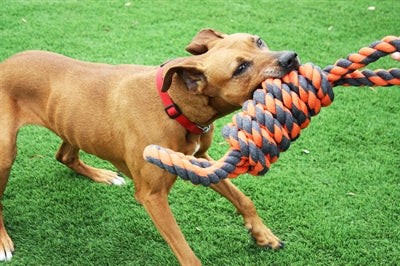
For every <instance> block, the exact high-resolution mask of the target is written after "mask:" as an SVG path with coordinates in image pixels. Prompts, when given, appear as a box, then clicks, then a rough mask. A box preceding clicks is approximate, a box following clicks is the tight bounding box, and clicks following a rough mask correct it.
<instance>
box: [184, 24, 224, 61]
mask: <svg viewBox="0 0 400 266" xmlns="http://www.w3.org/2000/svg"><path fill="white" fill-rule="evenodd" d="M225 36H227V35H226V34H225V33H221V32H219V31H216V30H213V29H203V30H201V31H200V32H199V33H197V35H196V36H194V38H193V40H192V41H191V42H190V43H189V45H188V46H186V48H185V49H186V51H188V52H189V53H191V54H193V55H199V54H204V53H205V52H207V51H208V50H210V49H211V48H212V47H213V46H214V44H215V42H216V41H218V40H220V39H223V38H225Z"/></svg>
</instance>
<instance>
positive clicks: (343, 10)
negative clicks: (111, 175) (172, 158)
mask: <svg viewBox="0 0 400 266" xmlns="http://www.w3.org/2000/svg"><path fill="white" fill-rule="evenodd" d="M372 7H374V8H372ZM399 15H400V1H398V0H381V1H376V0H374V1H373V0H365V1H361V0H356V1H312V0H309V1H307V0H303V1H300V0H299V1H267V0H264V1H262V0H247V1H214V0H203V1H198V0H194V1H184V0H181V1H161V0H154V1H144V0H143V1H130V2H128V0H125V1H88V0H85V1H81V0H79V1H78V0H71V1H50V0H48V1H44V0H26V1H22V0H19V1H11V0H0V60H1V61H2V60H4V59H6V58H7V57H9V56H11V55H13V54H15V53H17V52H19V51H23V50H28V49H40V50H49V51H53V52H58V53H62V54H64V55H67V56H70V57H73V58H77V59H80V60H86V61H92V62H106V63H110V64H119V63H136V64H146V65H157V64H161V63H162V62H164V61H165V60H167V59H169V58H175V57H181V56H187V55H188V53H187V52H186V51H184V47H185V46H186V45H187V44H188V43H189V42H190V40H191V39H192V37H193V36H194V35H195V34H196V33H197V32H198V31H199V30H200V29H202V28H208V27H211V28H215V29H218V30H220V31H222V32H226V33H234V32H249V33H253V34H258V35H260V36H262V37H263V38H264V40H265V41H266V42H267V44H268V46H269V47H270V48H271V49H272V50H285V49H290V50H295V51H296V52H297V53H298V55H299V57H300V59H301V61H302V62H303V63H305V62H313V63H314V64H316V65H319V66H321V67H325V66H326V65H329V64H333V63H334V62H335V61H336V60H337V59H339V58H341V57H345V56H346V55H347V54H349V53H350V52H356V51H358V50H359V49H360V48H362V47H364V46H368V45H369V44H370V43H372V42H373V41H375V40H379V39H382V38H383V37H384V36H386V35H400V19H399ZM391 67H400V63H399V62H394V61H392V60H390V59H389V58H383V59H381V60H379V61H378V62H376V63H374V64H372V65H370V66H368V68H371V69H376V68H385V69H388V68H391ZM334 91H335V101H334V102H333V104H332V105H331V106H330V107H327V108H324V109H323V110H322V111H321V113H320V114H319V115H318V116H316V117H315V118H313V119H312V121H311V124H310V126H309V127H308V128H307V129H305V130H304V131H303V132H302V135H301V137H300V138H299V139H298V140H296V141H295V142H293V143H292V145H291V147H290V149H289V150H288V151H287V152H285V153H282V154H281V157H280V159H279V160H278V162H276V163H274V164H273V165H272V167H271V169H270V171H269V172H268V173H267V174H266V175H265V176H264V177H252V176H249V175H243V176H240V177H238V178H237V179H235V180H233V182H234V183H235V184H236V185H237V186H238V187H239V188H241V189H242V190H243V191H244V192H245V193H246V194H247V195H248V196H249V197H250V198H252V200H253V201H254V204H255V205H256V207H257V209H258V212H259V215H260V217H261V218H262V219H263V220H264V221H265V223H266V224H267V225H268V226H269V227H270V228H271V229H272V230H273V231H274V232H275V233H276V235H277V236H279V237H280V238H281V239H282V240H283V241H284V242H285V244H286V246H285V249H284V250H280V251H277V252H275V251H271V250H269V249H262V248H259V247H257V246H256V245H255V244H254V243H253V242H252V240H251V239H250V237H249V235H248V234H247V232H246V230H245V228H244V227H243V222H242V219H241V217H239V216H237V215H236V214H235V210H234V207H233V206H232V205H231V204H230V203H229V202H228V201H226V200H225V199H222V198H221V197H220V196H219V195H217V194H216V193H214V192H213V191H212V190H211V189H208V188H204V187H200V186H193V185H191V184H190V183H188V182H184V181H182V180H178V181H177V182H176V185H175V187H174V188H173V190H172V192H171V194H170V197H169V201H170V204H171V208H172V210H173V212H174V214H175V217H176V219H177V221H178V223H179V225H180V227H181V229H182V231H183V233H184V235H185V237H186V239H187V241H188V243H189V245H190V246H191V247H192V249H193V250H194V252H195V253H196V254H197V256H198V257H199V258H200V260H201V261H202V262H203V264H204V265H395V264H396V263H398V262H399V261H400V222H399V221H400V202H399V199H400V142H399V140H400V104H399V102H400V87H399V86H397V87H376V88H368V87H364V88H355V87H336V88H335V89H334ZM230 119H231V115H228V116H227V117H225V118H222V119H220V120H218V121H217V122H216V127H217V129H216V131H215V132H216V133H215V137H214V142H213V145H212V147H211V149H210V151H209V154H210V155H211V156H212V157H213V158H215V159H218V158H220V157H221V156H223V155H224V154H225V152H226V151H227V150H228V149H229V145H228V144H227V143H226V142H225V141H224V140H223V139H222V137H221V134H220V132H221V128H222V127H223V125H224V124H226V123H227V122H229V121H230ZM0 130H1V128H0ZM60 143H61V142H60V139H59V138H58V137H57V136H56V135H54V134H53V133H51V132H49V131H48V130H46V129H43V128H39V127H36V126H27V127H25V128H23V129H22V130H21V131H20V132H19V135H18V156H17V159H16V162H15V164H14V166H13V169H12V173H11V176H10V180H9V184H8V186H7V189H6V192H5V195H4V197H3V204H4V217H5V221H6V226H7V228H8V232H9V234H10V236H11V238H12V239H13V241H14V243H15V246H16V252H15V254H14V256H13V259H12V260H11V262H10V263H8V264H9V265H177V264H178V262H177V260H176V259H175V257H174V255H173V254H172V252H171V251H170V249H169V247H168V245H167V244H166V243H165V242H164V240H163V239H162V237H161V236H160V234H159V233H158V231H157V230H156V229H155V227H154V225H153V224H152V222H151V220H150V218H149V217H148V216H147V214H146V212H145V210H144V208H143V207H142V206H141V205H140V204H138V203H137V202H136V201H135V200H134V198H133V194H134V186H133V184H132V182H131V181H129V180H128V179H127V178H126V180H127V181H128V184H127V185H126V186H122V187H118V186H107V185H102V184H97V183H94V182H92V181H90V180H88V179H87V178H85V177H82V176H79V175H77V174H75V173H73V172H71V171H70V170H69V169H68V168H66V167H65V166H63V165H61V164H60V163H58V162H57V161H56V160H55V158H54V155H55V153H56V151H57V149H58V146H59V145H60ZM306 151H307V152H306ZM1 152H2V151H0V158H1V156H3V155H2V154H1ZM82 157H83V158H84V160H85V161H86V162H87V163H88V164H91V165H95V166H97V167H103V168H108V169H113V167H112V166H111V165H110V164H108V163H107V162H103V161H101V160H99V159H97V158H95V157H93V156H91V155H88V154H82Z"/></svg>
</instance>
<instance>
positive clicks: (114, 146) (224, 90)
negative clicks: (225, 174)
mask: <svg viewBox="0 0 400 266" xmlns="http://www.w3.org/2000/svg"><path fill="white" fill-rule="evenodd" d="M186 50H187V51H189V52H190V53H192V54H194V55H193V56H188V57H183V58H177V59H174V60H171V61H169V62H168V63H166V64H165V65H164V67H163V68H162V70H161V71H159V69H160V67H159V66H138V65H117V66H111V65H107V64H96V63H86V62H81V61H77V60H74V59H70V58H67V57H64V56H62V55H58V54H54V53H50V52H41V51H27V52H22V53H19V54H16V55H14V56H12V57H10V58H9V59H7V60H5V61H4V62H2V63H1V64H0V129H1V130H0V196H2V195H3V193H4V190H5V187H6V184H7V180H8V176H9V174H10V170H11V165H12V163H13V162H14V159H15V157H16V151H17V148H16V136H17V132H18V130H19V128H21V127H22V126H24V125H26V124H37V125H40V126H43V127H46V128H48V129H50V130H52V131H53V132H55V133H56V134H57V135H58V136H60V137H61V139H62V140H63V142H62V144H61V147H60V149H59V150H58V152H57V155H56V158H57V160H59V161H60V162H62V163H64V164H65V165H67V166H68V167H70V168H71V169H73V170H74V171H76V172H77V173H79V174H81V175H84V176H87V177H89V178H91V179H93V180H94V181H96V182H102V183H107V184H118V185H119V184H123V183H125V182H124V179H123V178H121V177H120V176H118V174H117V173H114V172H111V171H108V170H101V169H96V168H93V167H90V166H88V165H86V164H84V163H83V162H82V161H81V160H80V159H79V154H78V152H79V150H80V149H82V150H84V151H86V152H88V153H91V154H94V155H96V156H98V157H100V158H102V159H105V160H108V161H110V162H111V163H112V164H113V165H114V166H115V167H116V168H117V169H118V170H119V171H120V172H122V173H124V174H125V175H126V176H128V177H130V178H132V179H133V181H134V184H135V188H136V192H135V197H136V199H137V200H138V201H139V202H140V203H141V204H142V205H143V206H144V207H145V209H146V210H147V212H148V213H149V215H150V216H151V218H152V220H153V222H154V224H155V225H156V227H157V228H158V230H159V231H160V233H161V235H162V236H163V237H164V239H165V240H166V241H167V242H168V244H169V245H170V247H171V249H172V250H173V252H174V253H175V255H176V257H177V258H178V260H179V262H180V263H181V264H182V265H196V264H200V261H199V260H198V259H197V257H196V256H195V254H194V253H193V251H192V250H191V249H190V247H189V245H188V244H187V243H186V241H185V238H184V236H183V234H182V233H181V231H180V229H179V227H178V225H177V223H176V221H175V219H174V217H173V214H172V212H171V211H170V208H169V206H168V201H167V195H168V192H169V191H170V189H171V187H172V186H173V184H174V182H175V180H176V176H173V175H171V174H169V173H167V172H166V171H164V170H161V169H159V168H157V167H156V166H154V165H152V164H150V163H147V162H146V161H145V160H144V159H143V155H142V152H143V149H144V148H145V147H146V146H147V145H149V144H158V145H160V146H163V147H167V148H170V149H173V150H175V151H179V152H182V153H185V154H190V155H192V154H194V155H195V156H197V157H203V158H207V159H211V158H209V157H208V155H207V154H206V151H207V149H208V148H209V146H210V144H211V139H212V127H211V130H209V131H207V130H205V129H206V128H207V127H208V126H209V125H212V123H213V121H214V120H216V119H217V118H219V117H221V116H224V115H226V114H229V113H231V112H232V111H234V110H237V109H239V108H240V107H241V105H242V104H243V102H244V101H246V100H247V99H249V98H250V97H251V96H252V93H253V91H254V90H255V89H256V88H258V87H259V86H260V83H261V82H262V81H263V80H264V79H266V78H268V77H277V78H280V77H282V76H283V75H285V74H287V73H288V72H289V71H291V70H293V69H294V68H297V67H298V64H299V62H298V59H297V55H296V53H294V52H289V51H286V52H272V51H270V50H269V49H268V48H267V46H266V44H265V43H264V42H263V41H262V39H261V38H260V37H258V36H253V35H249V34H243V33H238V34H232V35H226V34H223V33H220V32H217V31H215V30H211V29H205V30H202V31H200V32H199V33H198V34H197V35H196V36H195V37H194V39H193V40H192V42H191V43H190V44H189V45H188V46H187V47H186ZM157 73H159V76H158V79H159V80H161V81H162V80H163V81H164V82H163V83H162V85H161V88H160V90H162V91H163V92H166V91H168V94H167V95H169V96H170V98H171V99H172V101H173V102H174V104H175V105H174V106H173V108H172V109H170V107H168V108H165V107H164V105H163V102H162V100H161V98H160V95H161V94H163V93H162V92H158V91H157V88H156V76H157ZM164 95H165V94H164ZM175 106H179V108H176V109H174V108H175ZM165 109H167V110H165ZM179 109H180V111H181V113H182V115H181V114H180V112H179ZM166 111H167V112H166ZM167 113H169V116H170V117H169V116H168V115H167ZM171 117H172V118H171ZM178 117H179V118H178ZM182 118H183V120H185V119H186V120H185V122H184V123H182V124H183V126H182V125H181V121H179V119H182ZM185 123H186V124H185ZM193 126H194V127H195V129H193ZM185 127H186V128H185ZM211 187H212V188H213V189H214V190H215V191H217V192H218V193H220V194H221V195H222V196H224V197H226V198H227V199H228V200H229V201H231V202H232V203H233V204H234V206H235V207H236V208H237V211H238V213H240V214H241V215H243V219H244V223H245V226H246V228H247V230H249V232H251V235H252V237H253V238H254V239H255V241H256V242H257V244H258V245H260V246H270V247H272V248H273V249H276V248H279V247H280V246H281V245H282V244H281V242H280V241H279V239H278V238H277V237H275V236H274V235H273V234H272V232H271V231H270V230H269V229H268V228H267V227H266V226H265V225H264V224H263V223H262V221H261V219H260V218H259V217H258V215H257V213H256V210H255V208H254V205H253V203H252V202H251V200H250V199H249V198H248V197H246V196H245V195H244V194H243V193H242V192H241V191H239V189H237V188H236V187H235V186H234V185H233V184H232V183H231V182H230V181H229V180H228V179H224V180H222V181H221V182H220V183H219V184H216V185H211ZM13 251H14V245H13V242H12V241H11V239H10V237H9V236H8V234H7V232H6V229H5V226H4V221H3V217H2V213H1V211H0V259H1V260H10V259H11V257H12V253H13Z"/></svg>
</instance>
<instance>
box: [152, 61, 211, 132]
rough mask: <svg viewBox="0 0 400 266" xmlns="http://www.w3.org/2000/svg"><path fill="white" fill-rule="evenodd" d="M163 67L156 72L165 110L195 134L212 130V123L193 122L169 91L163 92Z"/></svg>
mask: <svg viewBox="0 0 400 266" xmlns="http://www.w3.org/2000/svg"><path fill="white" fill-rule="evenodd" d="M162 70H163V68H162V66H161V67H160V68H159V70H158V71H157V74H156V84H157V90H158V93H159V95H160V98H161V100H162V102H163V104H164V107H165V112H166V113H167V115H168V116H169V117H170V118H171V119H175V120H176V121H177V122H178V123H179V124H181V125H182V126H183V127H184V128H185V129H186V130H187V131H189V132H191V133H193V134H203V133H207V132H208V131H209V130H210V127H211V123H210V124H208V125H207V126H201V125H199V124H197V123H194V122H192V120H191V119H189V118H187V117H186V116H185V114H184V113H183V112H182V111H181V109H180V108H179V107H178V105H177V104H175V103H174V101H173V100H172V99H171V97H170V96H169V94H168V92H162V91H161V89H162V84H163V77H162V73H163V71H162Z"/></svg>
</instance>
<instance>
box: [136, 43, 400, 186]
mask: <svg viewBox="0 0 400 266" xmlns="http://www.w3.org/2000/svg"><path fill="white" fill-rule="evenodd" d="M396 51H400V37H394V36H387V37H385V38H383V39H382V40H381V41H375V42H373V43H372V44H371V45H370V46H369V47H365V48H362V49H361V50H360V51H359V52H358V53H352V54H349V55H348V56H347V57H346V58H345V59H339V60H338V61H336V63H335V64H334V65H332V66H327V67H325V68H324V69H321V68H320V67H318V66H315V65H313V64H312V63H307V64H304V65H300V66H299V68H298V69H297V70H294V71H291V72H290V73H289V74H287V75H286V76H284V77H282V79H274V78H269V79H266V80H265V81H264V82H263V83H262V85H261V88H260V89H257V90H256V91H255V92H254V94H253V98H252V99H250V100H248V101H246V102H245V103H244V105H243V107H242V111H241V112H239V113H237V114H235V115H234V116H233V118H232V122H231V123H229V124H227V125H225V126H224V127H223V129H222V136H223V137H224V138H225V139H226V141H228V143H229V144H230V149H229V150H228V152H227V153H226V154H225V155H224V156H223V157H222V158H221V159H220V160H218V161H208V160H205V159H201V158H195V157H193V156H188V155H184V154H182V153H179V152H175V151H173V150H170V149H166V148H162V147H160V146H157V145H149V146H147V147H146V148H145V150H144V152H143V156H144V158H145V159H146V160H147V161H148V162H150V163H153V164H155V165H157V166H158V167H160V168H162V169H165V170H167V171H168V172H170V173H172V174H175V175H178V176H180V177H181V178H182V179H184V180H188V181H190V182H192V183H193V184H195V185H198V184H202V185H204V186H209V185H210V184H216V183H218V182H220V180H221V179H224V178H227V177H229V178H234V177H237V176H238V175H240V174H244V173H249V174H251V175H254V176H260V175H265V174H266V173H267V172H268V170H269V168H270V165H271V163H274V162H275V161H276V160H278V158H279V155H280V152H284V151H286V150H287V149H289V147H290V143H291V141H294V140H296V139H297V138H298V137H299V136H300V131H301V129H303V128H306V127H307V126H308V125H309V124H310V121H311V117H312V116H315V115H317V114H318V113H319V112H320V110H321V107H325V106H329V105H330V104H331V103H332V101H333V100H334V94H333V87H335V86H392V85H400V69H397V68H393V69H389V70H384V69H378V70H375V71H372V70H362V71H359V70H358V69H360V68H363V67H365V66H366V65H368V64H370V63H373V62H375V61H377V60H378V59H379V58H381V57H383V56H386V55H388V54H391V53H394V52H396Z"/></svg>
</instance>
